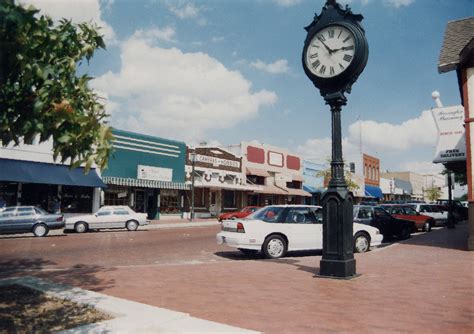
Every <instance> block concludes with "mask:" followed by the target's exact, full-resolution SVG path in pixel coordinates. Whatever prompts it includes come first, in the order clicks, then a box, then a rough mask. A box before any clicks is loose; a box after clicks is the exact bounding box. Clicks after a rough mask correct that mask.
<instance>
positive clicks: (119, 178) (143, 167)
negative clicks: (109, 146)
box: [103, 129, 189, 219]
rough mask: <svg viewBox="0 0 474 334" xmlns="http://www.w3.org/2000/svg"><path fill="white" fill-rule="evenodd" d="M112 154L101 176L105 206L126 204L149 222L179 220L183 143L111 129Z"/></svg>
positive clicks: (184, 147)
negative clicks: (165, 218)
mask: <svg viewBox="0 0 474 334" xmlns="http://www.w3.org/2000/svg"><path fill="white" fill-rule="evenodd" d="M113 134H114V137H115V140H114V142H113V148H114V153H113V155H112V156H111V158H110V161H109V167H108V168H107V169H106V170H105V171H104V173H103V180H104V182H105V183H106V184H107V189H106V190H105V191H104V194H103V204H104V205H128V206H130V207H131V208H132V209H134V210H135V211H136V212H145V213H148V217H149V218H150V219H159V218H160V216H162V215H167V216H168V217H177V218H181V217H182V215H183V212H184V202H185V197H186V192H185V190H186V189H189V186H188V185H186V184H185V183H184V160H185V154H186V145H185V144H184V143H183V142H178V141H173V140H168V139H163V138H159V137H153V136H147V135H142V134H137V133H133V132H128V131H123V130H117V129H114V130H113Z"/></svg>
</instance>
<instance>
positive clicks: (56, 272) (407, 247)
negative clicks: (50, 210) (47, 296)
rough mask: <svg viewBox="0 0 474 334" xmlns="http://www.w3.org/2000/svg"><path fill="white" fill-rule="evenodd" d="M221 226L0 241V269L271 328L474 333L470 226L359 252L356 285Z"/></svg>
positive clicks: (308, 258)
mask: <svg viewBox="0 0 474 334" xmlns="http://www.w3.org/2000/svg"><path fill="white" fill-rule="evenodd" d="M218 230H219V226H212V227H191V228H172V229H156V230H149V231H138V232H127V231H101V232H92V233H86V234H75V233H71V234H66V235H63V236H49V237H46V238H35V237H29V236H26V235H25V236H23V237H21V238H18V237H14V238H2V239H0V254H1V258H2V260H1V261H0V268H1V269H0V271H1V273H0V275H1V277H2V278H3V277H12V276H21V275H30V276H37V277H41V278H44V279H47V280H50V281H53V282H58V283H63V284H68V285H72V286H77V287H81V288H84V289H88V290H93V291H97V292H101V293H104V294H107V295H111V296H115V297H120V298H125V299H128V300H133V301H137V302H141V303H145V304H149V305H153V306H158V307H163V308H167V309H171V310H175V311H181V312H187V313H189V314H191V315H192V316H194V317H198V318H201V319H206V320H211V321H216V322H220V323H225V324H229V325H232V326H238V327H241V328H246V329H252V330H258V331H263V332H272V333H289V332H291V333H308V332H328V331H351V332H375V331H381V330H382V329H383V330H384V331H385V330H389V331H392V332H398V331H409V332H414V331H429V330H432V331H439V332H458V333H462V332H465V333H470V332H472V330H473V328H472V324H473V323H474V322H473V320H474V316H473V313H472V300H473V295H472V263H473V258H472V254H470V253H469V252H465V251H462V250H460V245H461V242H462V240H463V238H465V234H466V233H467V225H466V224H464V225H461V226H459V227H458V228H457V229H456V230H455V231H452V230H447V229H444V228H443V229H437V230H435V231H433V232H430V233H419V234H417V235H415V236H413V237H412V238H411V239H409V240H406V241H403V242H400V243H394V244H392V245H387V246H386V247H382V248H379V249H376V250H373V251H370V252H368V253H364V254H356V255H355V257H356V260H357V271H358V273H360V274H361V276H360V277H358V278H355V279H353V280H349V281H344V280H328V279H318V278H316V277H315V274H317V272H318V270H319V261H320V253H319V252H298V253H290V254H288V256H287V257H285V258H282V259H279V260H265V259H262V258H261V257H258V256H256V257H253V258H252V257H245V256H244V255H242V254H240V252H239V251H236V250H234V249H230V248H228V247H225V246H219V245H217V243H216V241H215V233H216V232H217V231H218ZM466 263H470V264H471V265H470V266H466ZM341 314H344V317H345V320H344V321H340V317H341ZM387 324H390V326H389V328H388V327H387Z"/></svg>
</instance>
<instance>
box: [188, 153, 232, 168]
mask: <svg viewBox="0 0 474 334" xmlns="http://www.w3.org/2000/svg"><path fill="white" fill-rule="evenodd" d="M196 162H203V163H206V164H211V165H213V166H214V167H218V166H226V167H234V168H240V161H233V160H227V159H222V158H216V157H210V156H208V155H201V154H196Z"/></svg>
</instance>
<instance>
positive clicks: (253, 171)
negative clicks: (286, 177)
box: [247, 167, 270, 177]
mask: <svg viewBox="0 0 474 334" xmlns="http://www.w3.org/2000/svg"><path fill="white" fill-rule="evenodd" d="M247 175H256V176H263V177H267V176H270V174H269V173H268V172H267V171H266V170H263V169H259V168H250V167H247Z"/></svg>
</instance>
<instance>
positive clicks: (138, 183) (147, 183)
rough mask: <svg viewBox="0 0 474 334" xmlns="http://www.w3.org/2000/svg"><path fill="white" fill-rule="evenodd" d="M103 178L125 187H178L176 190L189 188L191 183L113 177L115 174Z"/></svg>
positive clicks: (106, 181)
mask: <svg viewBox="0 0 474 334" xmlns="http://www.w3.org/2000/svg"><path fill="white" fill-rule="evenodd" d="M103 180H104V182H105V183H107V184H114V185H117V186H126V187H141V188H158V189H178V190H189V189H191V185H189V184H186V183H181V182H168V181H155V180H142V179H132V178H124V177H115V176H104V177H103Z"/></svg>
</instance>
